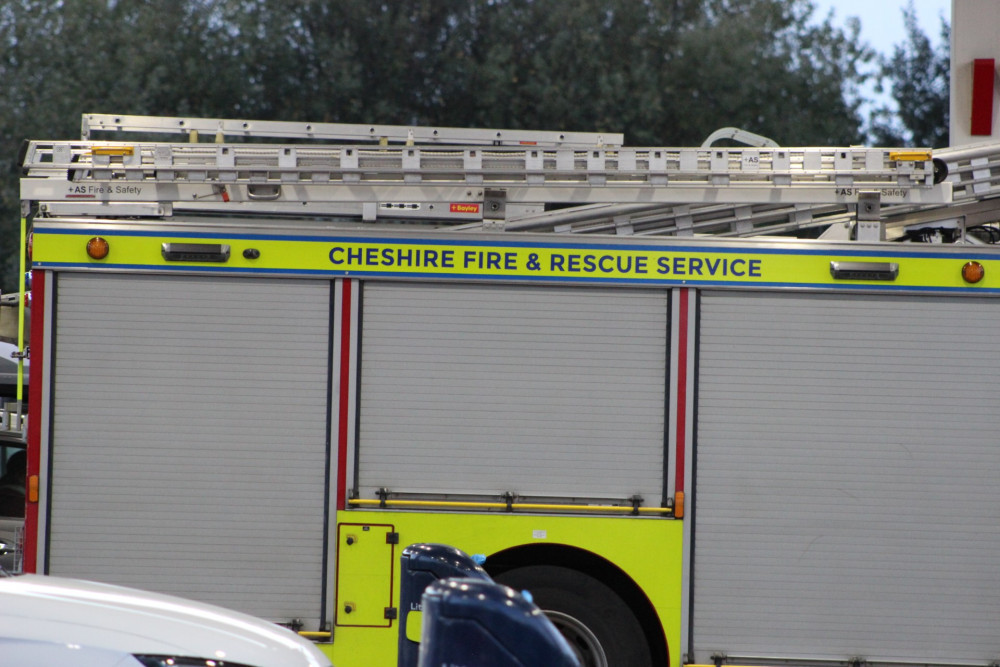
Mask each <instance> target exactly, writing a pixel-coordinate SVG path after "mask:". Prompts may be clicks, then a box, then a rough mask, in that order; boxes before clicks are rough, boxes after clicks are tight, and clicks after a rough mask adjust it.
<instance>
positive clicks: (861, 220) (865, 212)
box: [856, 191, 885, 243]
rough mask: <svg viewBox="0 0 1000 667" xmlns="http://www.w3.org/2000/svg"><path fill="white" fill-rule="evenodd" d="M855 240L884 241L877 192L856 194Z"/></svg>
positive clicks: (879, 198)
mask: <svg viewBox="0 0 1000 667" xmlns="http://www.w3.org/2000/svg"><path fill="white" fill-rule="evenodd" d="M857 218H858V219H857V234H856V236H857V240H858V241H867V242H872V243H874V242H877V241H884V240H885V226H884V225H883V224H882V197H881V195H880V194H879V193H878V192H877V191H871V192H869V191H864V192H860V193H858V210H857Z"/></svg>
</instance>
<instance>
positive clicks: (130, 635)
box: [0, 572, 330, 667]
mask: <svg viewBox="0 0 1000 667" xmlns="http://www.w3.org/2000/svg"><path fill="white" fill-rule="evenodd" d="M0 663H2V664H3V665H4V667H51V665H66V666H67V667H195V666H197V667H329V666H330V661H329V660H328V659H327V658H326V656H324V655H323V654H322V653H321V652H320V651H319V649H317V648H316V647H315V646H313V644H312V643H311V642H309V641H307V640H305V639H303V638H302V637H299V636H298V635H297V634H295V633H293V632H291V631H290V630H287V629H285V628H282V627H279V626H277V625H274V624H271V623H268V622H266V621H262V620H260V619H257V618H254V617H252V616H247V615H245V614H239V613H236V612H232V611H228V610H226V609H222V608H220V607H214V606H211V605H207V604H201V603H198V602H191V601H188V600H182V599H180V598H176V597H171V596H168V595H159V594H156V593H146V592H143V591H137V590H134V589H131V588H122V587H120V586H111V585H108V584H99V583H94V582H89V581H80V580H76V579H64V578H59V577H48V576H43V575H34V574H25V575H18V576H2V572H0Z"/></svg>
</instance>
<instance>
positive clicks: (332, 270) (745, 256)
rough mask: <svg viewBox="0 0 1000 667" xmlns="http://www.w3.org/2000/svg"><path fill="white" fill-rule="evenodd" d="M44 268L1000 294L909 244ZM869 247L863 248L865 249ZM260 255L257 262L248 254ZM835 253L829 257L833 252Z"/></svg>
mask: <svg viewBox="0 0 1000 667" xmlns="http://www.w3.org/2000/svg"><path fill="white" fill-rule="evenodd" d="M95 235H100V236H102V237H103V238H105V239H107V240H108V243H109V245H110V252H109V254H108V256H107V257H106V258H104V259H102V260H92V259H90V258H88V257H87V254H86V246H87V241H88V240H89V239H90V238H92V237H93V236H95ZM164 242H166V243H192V242H197V243H208V244H215V243H217V244H225V245H229V246H230V247H231V255H230V258H229V260H228V261H226V262H223V263H218V262H207V261H184V262H177V261H168V260H165V259H164V258H163V257H162V255H161V244H162V243H164ZM34 247H35V251H34V266H36V267H39V268H46V267H53V268H55V267H63V268H85V267H86V268H96V267H100V266H106V267H120V268H126V269H129V270H135V269H141V270H163V269H183V270H195V271H196V270H199V269H202V270H209V271H220V272H234V273H247V272H261V273H269V274H286V273H287V274H291V275H306V276H314V277H319V276H327V277H334V276H350V277H382V278H393V277H407V278H413V277H424V278H429V279H448V278H452V279H462V280H468V279H476V280H543V281H552V282H559V281H567V282H580V281H585V282H590V283H602V282H608V283H622V282H627V283H630V284H637V285H642V284H648V285H690V286H696V285H712V286H742V287H747V286H753V285H759V286H767V287H782V286H788V287H798V288H830V287H834V286H835V287H837V288H848V287H849V288H866V287H876V288H879V289H904V290H927V289H935V290H962V291H968V292H982V291H996V290H998V289H1000V260H996V259H995V258H993V256H992V255H990V256H983V255H982V254H981V253H977V252H975V251H974V250H970V251H968V253H965V254H962V253H957V254H956V253H952V254H942V255H931V254H929V253H927V252H912V251H910V250H909V249H908V248H906V247H904V246H896V247H893V248H891V249H887V250H885V251H881V250H879V251H877V252H873V251H872V250H871V248H863V247H860V246H859V250H860V251H855V250H853V249H850V248H846V247H845V248H843V251H842V252H841V251H839V249H838V251H833V250H831V249H830V248H829V247H827V248H826V249H825V250H824V251H819V252H818V251H816V250H813V249H812V248H810V247H807V246H804V245H801V244H799V245H796V244H787V245H786V246H783V247H781V248H777V247H773V248H767V247H760V246H754V245H746V244H744V245H741V246H730V247H725V246H719V247H715V246H704V247H701V246H684V245H681V244H677V243H673V244H659V245H655V244H652V243H651V244H649V245H648V246H620V247H619V246H611V245H608V244H594V243H579V242H576V243H569V242H563V243H555V242H552V243H530V244H519V243H513V242H511V243H498V242H486V241H483V242H478V243H477V242H474V241H473V242H464V243H461V244H458V243H455V244H451V243H448V242H438V241H434V242H431V241H426V240H414V241H400V240H398V239H391V238H387V239H374V238H373V239H351V238H341V237H333V236H332V237H330V238H329V239H323V240H317V239H315V238H307V239H304V240H299V239H295V238H268V239H240V238H226V237H215V236H212V235H209V234H198V235H191V236H187V237H173V236H167V235H163V236H160V235H150V236H145V235H139V234H134V233H129V232H128V231H122V232H119V231H116V230H112V229H102V230H99V231H98V230H96V229H95V230H94V231H93V232H77V231H73V232H68V233H52V232H50V231H48V230H45V229H44V228H42V229H36V230H35V242H34ZM862 248H863V249H862ZM245 250H254V251H256V252H257V255H256V256H255V258H253V259H250V258H248V257H245V256H244V255H243V252H244V251H245ZM827 251H829V252H827ZM972 259H975V260H976V261H978V262H980V263H981V264H982V265H983V267H984V269H985V278H984V279H983V280H982V281H980V282H978V283H975V284H971V283H968V282H965V280H963V278H962V266H963V265H964V264H965V263H966V261H969V260H972ZM830 262H891V263H896V264H898V265H899V275H898V276H897V277H896V278H895V279H894V280H891V281H884V280H867V279H863V278H859V279H843V278H842V279H836V278H834V277H833V276H832V275H831V272H830Z"/></svg>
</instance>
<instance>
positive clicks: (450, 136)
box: [80, 113, 624, 148]
mask: <svg viewBox="0 0 1000 667" xmlns="http://www.w3.org/2000/svg"><path fill="white" fill-rule="evenodd" d="M101 132H114V133H138V134H174V135H187V136H189V137H191V138H193V139H195V140H196V139H197V138H198V137H200V136H201V135H206V136H211V137H214V138H215V140H216V141H217V142H218V143H222V140H223V139H224V138H225V137H239V138H259V139H263V138H267V139H275V138H276V139H306V140H309V141H317V142H319V141H330V142H342V143H344V142H347V143H365V142H370V141H374V142H378V143H380V144H389V143H393V142H396V143H403V144H406V145H416V144H422V145H438V146H478V145H483V146H539V147H552V148H557V147H567V148H574V147H575V148H601V147H611V146H621V145H622V143H623V142H624V135H622V134H620V133H599V132H559V131H545V130H496V129H470V128H459V127H421V126H409V127H408V126H403V125H358V124H350V123H297V122H285V121H271V120H234V119H226V118H187V117H168V116H127V115H115V114H96V113H91V114H84V115H83V119H82V121H81V124H80V138H81V139H83V140H84V141H88V140H90V139H93V138H94V137H93V136H92V135H94V134H96V133H101Z"/></svg>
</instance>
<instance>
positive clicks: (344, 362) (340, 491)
mask: <svg viewBox="0 0 1000 667" xmlns="http://www.w3.org/2000/svg"><path fill="white" fill-rule="evenodd" d="M341 296H342V298H341V302H340V405H339V408H340V409H339V412H338V415H339V420H338V423H339V425H340V427H339V428H338V429H337V509H338V510H342V509H344V508H345V506H346V502H345V499H346V497H347V415H348V411H349V408H350V387H351V281H350V280H345V281H344V288H343V291H342V293H341Z"/></svg>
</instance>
